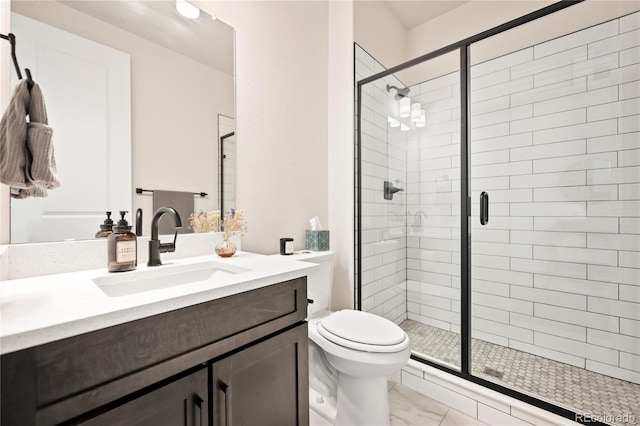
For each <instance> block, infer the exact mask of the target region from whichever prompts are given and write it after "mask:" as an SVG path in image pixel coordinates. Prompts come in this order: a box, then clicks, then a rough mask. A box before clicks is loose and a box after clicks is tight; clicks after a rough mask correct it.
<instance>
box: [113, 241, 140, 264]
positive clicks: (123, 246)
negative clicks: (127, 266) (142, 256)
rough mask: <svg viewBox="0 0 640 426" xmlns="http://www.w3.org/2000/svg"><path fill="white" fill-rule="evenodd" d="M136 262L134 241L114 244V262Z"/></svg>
mask: <svg viewBox="0 0 640 426" xmlns="http://www.w3.org/2000/svg"><path fill="white" fill-rule="evenodd" d="M135 261H136V241H135V240H133V241H118V242H116V262H117V263H129V262H135Z"/></svg>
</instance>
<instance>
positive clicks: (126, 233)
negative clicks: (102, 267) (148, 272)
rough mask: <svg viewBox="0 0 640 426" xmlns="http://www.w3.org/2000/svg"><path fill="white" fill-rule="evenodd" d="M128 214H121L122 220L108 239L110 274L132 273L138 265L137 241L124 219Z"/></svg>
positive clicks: (122, 212) (123, 212) (124, 212)
mask: <svg viewBox="0 0 640 426" xmlns="http://www.w3.org/2000/svg"><path fill="white" fill-rule="evenodd" d="M126 213H127V212H126V211H121V212H120V217H121V218H120V220H119V221H118V223H117V224H116V226H114V227H113V234H111V235H109V237H108V238H107V251H108V255H109V262H108V267H109V272H123V271H132V270H134V269H136V266H137V265H138V245H137V239H136V235H135V234H134V233H133V232H131V226H129V223H128V222H127V221H126V219H125V218H124V215H125V214H126Z"/></svg>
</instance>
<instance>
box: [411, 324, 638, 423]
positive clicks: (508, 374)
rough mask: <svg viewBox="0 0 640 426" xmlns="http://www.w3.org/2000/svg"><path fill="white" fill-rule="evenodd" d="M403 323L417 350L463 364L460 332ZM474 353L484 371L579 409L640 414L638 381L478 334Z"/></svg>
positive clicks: (498, 380)
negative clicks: (524, 350) (515, 346)
mask: <svg viewBox="0 0 640 426" xmlns="http://www.w3.org/2000/svg"><path fill="white" fill-rule="evenodd" d="M400 326H401V327H402V328H403V329H404V330H405V332H406V333H407V334H408V335H409V337H410V339H411V349H412V350H413V351H414V352H417V353H422V354H424V355H427V356H429V357H432V358H434V359H437V360H441V361H443V362H446V363H448V364H451V365H455V366H459V365H460V335H459V334H457V333H453V332H450V331H446V330H443V329H440V328H436V327H431V326H428V325H425V324H422V323H420V322H417V321H412V320H406V321H404V322H403V323H402V324H401V325H400ZM472 354H473V355H472V357H473V359H472V361H473V363H472V371H473V373H474V374H475V375H477V376H479V377H483V378H485V379H487V380H491V381H493V382H496V383H499V384H502V385H504V386H507V387H509V388H512V389H516V390H519V391H521V392H525V393H528V394H531V395H533V396H536V397H538V398H541V399H545V400H547V401H550V402H552V403H554V404H557V405H560V406H564V407H567V408H569V409H571V410H573V411H576V412H582V413H591V414H596V415H608V416H616V415H617V416H618V417H619V418H622V419H628V418H629V417H630V416H629V415H633V416H634V417H635V419H640V385H638V384H634V383H631V382H627V381H624V380H619V379H615V378H613V377H609V376H605V375H603V374H598V373H595V372H593V371H588V370H586V369H583V368H578V367H574V366H572V365H568V364H564V363H561V362H558V361H554V360H551V359H548V358H543V357H540V356H537V355H533V354H529V353H526V352H522V351H518V350H515V349H511V348H507V347H504V346H501V345H496V344H493V343H489V342H486V341H484V340H480V339H473V342H472ZM614 424H620V425H625V424H635V423H614Z"/></svg>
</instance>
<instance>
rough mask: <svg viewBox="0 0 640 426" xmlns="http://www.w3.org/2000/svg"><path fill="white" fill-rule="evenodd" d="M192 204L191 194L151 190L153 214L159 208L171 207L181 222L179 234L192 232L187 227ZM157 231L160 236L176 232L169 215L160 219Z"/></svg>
mask: <svg viewBox="0 0 640 426" xmlns="http://www.w3.org/2000/svg"><path fill="white" fill-rule="evenodd" d="M193 204H194V200H193V192H183V191H163V190H160V189H154V190H153V211H154V212H155V211H156V210H157V209H159V208H160V207H173V208H174V209H176V211H177V212H178V214H179V215H180V220H181V221H182V228H180V229H178V230H177V231H178V233H179V234H188V233H191V232H193V231H192V230H191V229H189V228H188V227H187V225H189V215H190V214H191V213H193ZM158 231H159V233H160V235H165V234H173V233H174V232H176V229H175V225H174V223H173V219H172V218H171V217H170V216H169V215H166V214H165V215H163V216H162V217H161V218H160V222H159V226H158Z"/></svg>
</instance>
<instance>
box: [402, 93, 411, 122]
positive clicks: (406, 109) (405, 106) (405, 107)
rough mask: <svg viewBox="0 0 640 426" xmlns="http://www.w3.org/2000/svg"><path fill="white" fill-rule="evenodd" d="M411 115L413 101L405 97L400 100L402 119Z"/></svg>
mask: <svg viewBox="0 0 640 426" xmlns="http://www.w3.org/2000/svg"><path fill="white" fill-rule="evenodd" d="M409 115H411V99H410V98H408V97H404V98H402V99H400V118H407V117H409Z"/></svg>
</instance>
